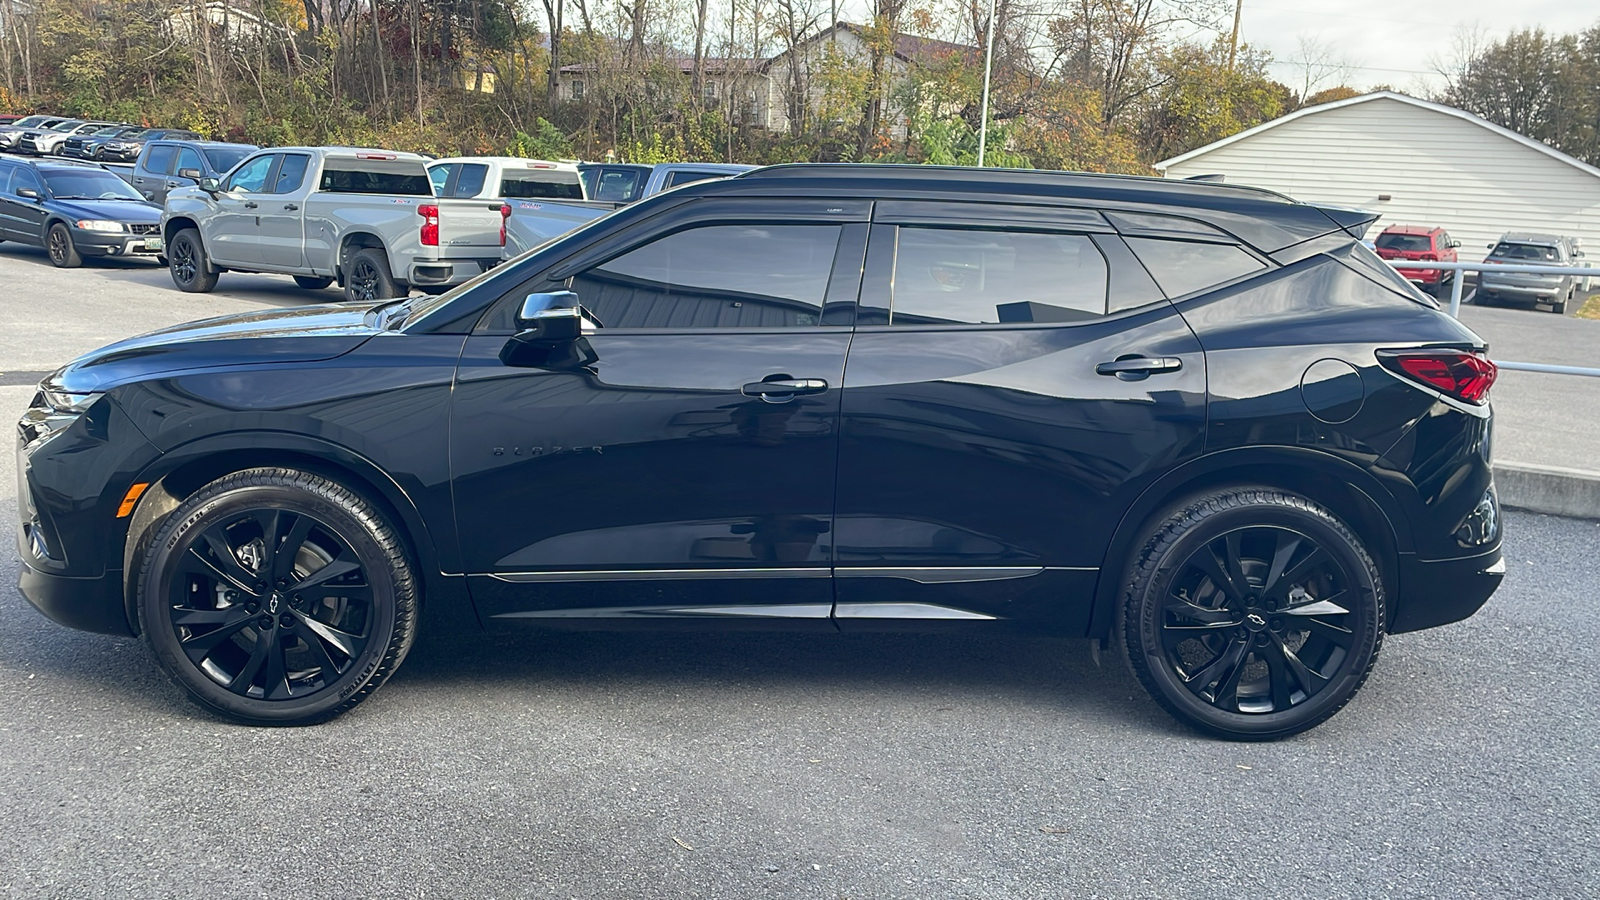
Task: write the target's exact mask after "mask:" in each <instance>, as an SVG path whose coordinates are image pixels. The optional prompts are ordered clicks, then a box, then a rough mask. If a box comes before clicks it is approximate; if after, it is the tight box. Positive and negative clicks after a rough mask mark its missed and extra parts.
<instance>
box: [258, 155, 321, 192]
mask: <svg viewBox="0 0 1600 900" xmlns="http://www.w3.org/2000/svg"><path fill="white" fill-rule="evenodd" d="M310 164H311V157H309V156H307V155H305V154H304V153H285V154H284V155H283V163H282V164H280V165H279V166H278V174H276V175H274V176H273V177H272V190H271V191H269V192H268V193H272V194H288V193H292V192H294V191H298V190H300V185H302V184H304V183H305V180H306V167H307V166H309V165H310Z"/></svg>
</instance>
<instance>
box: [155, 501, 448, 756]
mask: <svg viewBox="0 0 1600 900" xmlns="http://www.w3.org/2000/svg"><path fill="white" fill-rule="evenodd" d="M416 594H417V591H416V587H415V584H414V581H413V576H412V574H411V568H410V565H409V563H408V562H407V560H406V556H405V553H404V550H403V546H402V543H401V540H400V538H399V537H398V535H397V534H396V533H395V532H394V530H393V529H392V528H391V527H390V526H389V525H388V524H387V523H386V522H385V521H384V519H383V517H382V515H381V514H379V513H378V512H377V510H376V509H375V508H373V507H372V506H371V505H370V504H368V503H367V502H366V501H365V500H363V499H362V498H360V497H359V496H357V495H356V494H354V493H352V492H350V491H349V490H347V489H345V488H343V487H341V486H339V485H338V484H336V483H334V482H331V481H328V480H326V479H323V478H320V477H318V476H314V475H310V474H307V473H304V472H298V471H293V470H288V469H252V470H247V471H244V472H239V473H236V474H234V475H230V476H227V477H225V478H222V479H220V480H218V481H216V482H213V483H211V484H209V485H207V486H205V487H204V488H201V489H200V490H199V491H198V492H196V493H195V494H194V495H193V496H191V497H190V498H188V499H187V500H185V501H184V502H183V503H182V504H181V505H180V506H179V508H178V509H177V510H176V511H175V512H174V513H172V514H171V515H170V516H169V517H168V518H167V520H166V522H165V524H163V526H162V527H161V529H160V531H159V532H158V533H157V535H156V537H155V539H154V540H153V541H151V542H150V550H149V551H148V553H147V555H146V558H145V566H144V569H143V572H142V576H141V579H140V583H139V616H140V629H141V631H142V632H143V633H144V635H145V638H146V640H147V641H149V643H150V646H151V649H152V650H153V651H154V653H155V655H156V658H157V660H158V661H159V662H160V663H161V665H162V668H163V669H165V670H166V671H167V674H168V675H170V676H172V678H173V679H174V680H176V681H177V682H178V683H179V684H180V685H182V686H183V687H184V688H186V689H187V690H188V691H189V694H190V696H191V697H192V698H193V699H194V700H195V701H196V702H198V703H199V704H200V705H201V706H204V707H206V708H208V709H210V710H213V711H214V712H217V713H220V714H222V715H224V716H227V717H229V718H232V719H236V720H238V721H242V722H247V723H251V724H258V725H301V724H312V723H315V722H320V721H324V720H326V719H328V718H331V717H333V716H335V715H338V714H339V713H341V712H344V711H345V710H347V709H349V708H350V707H352V706H354V705H355V704H357V703H359V702H360V701H361V700H362V699H364V698H365V697H367V696H369V695H370V694H371V693H372V692H373V691H375V690H377V688H378V687H379V686H380V685H381V684H382V683H383V682H384V681H385V680H387V678H388V677H389V675H390V674H392V673H393V672H394V670H395V668H396V667H398V666H399V664H400V662H401V660H403V659H404V657H405V654H406V652H407V651H408V650H409V648H410V645H411V641H412V638H413V636H414V633H415V622H416V608H417V597H416Z"/></svg>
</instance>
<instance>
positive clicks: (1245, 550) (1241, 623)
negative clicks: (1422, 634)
mask: <svg viewBox="0 0 1600 900" xmlns="http://www.w3.org/2000/svg"><path fill="white" fill-rule="evenodd" d="M1142 546H1143V548H1144V549H1143V551H1142V552H1141V553H1140V554H1139V555H1138V557H1137V558H1135V560H1134V561H1133V564H1132V566H1131V569H1130V571H1129V574H1128V580H1127V583H1126V587H1125V590H1124V593H1123V597H1122V605H1121V607H1120V609H1119V622H1120V627H1119V631H1120V632H1121V635H1122V643H1123V649H1124V651H1125V653H1126V658H1127V661H1128V663H1129V666H1130V667H1131V668H1132V669H1133V672H1134V674H1135V675H1136V676H1138V678H1139V681H1140V682H1141V683H1143V685H1144V687H1145V690H1146V691H1148V692H1149V693H1150V696H1151V697H1152V698H1154V699H1155V700H1156V702H1157V703H1159V704H1161V706H1162V707H1164V708H1165V709H1166V710H1167V711H1168V712H1169V713H1171V714H1172V715H1173V716H1174V717H1175V718H1177V719H1178V720H1179V721H1181V722H1183V723H1185V724H1186V725H1189V726H1191V727H1193V728H1195V729H1197V730H1199V731H1203V732H1206V733H1208V734H1211V735H1215V736H1218V737H1224V738H1229V739H1233V740H1247V741H1259V740H1273V739H1277V738H1282V737H1288V736H1289V735H1292V734H1298V733H1300V732H1302V731H1305V730H1307V729H1309V728H1312V727H1314V726H1316V725H1318V724H1320V723H1322V722H1324V721H1326V720H1327V719H1328V718H1329V717H1330V716H1332V715H1333V714H1334V713H1336V712H1338V711H1339V710H1340V709H1341V708H1343V707H1344V705H1345V704H1346V703H1348V702H1350V699H1351V698H1352V697H1354V696H1355V694H1356V691H1357V690H1359V689H1360V687H1361V685H1362V683H1364V682H1365V681H1366V679H1367V675H1368V673H1369V672H1371V671H1372V666H1373V664H1374V663H1375V662H1376V661H1377V657H1378V649H1379V647H1380V645H1381V644H1382V641H1383V632H1384V616H1385V609H1384V592H1383V582H1382V579H1381V577H1380V575H1379V573H1378V570H1377V567H1376V566H1375V565H1374V564H1373V562H1372V558H1371V556H1369V555H1368V553H1367V551H1366V549H1365V548H1364V547H1363V546H1362V544H1361V541H1360V540H1359V539H1358V538H1357V537H1356V536H1355V535H1354V534H1353V533H1351V531H1350V529H1349V528H1348V527H1346V526H1345V525H1344V523H1342V522H1340V521H1339V520H1338V519H1337V518H1336V517H1334V515H1333V514H1332V513H1330V512H1328V511H1327V510H1325V509H1323V508H1322V507H1320V506H1318V505H1317V504H1315V503H1312V502H1311V501H1310V500H1307V499H1305V498H1304V497H1299V496H1296V495H1294V494H1288V493H1284V492H1282V491H1276V490H1269V489H1265V488H1232V489H1227V490H1221V491H1217V492H1214V493H1211V494H1208V495H1205V496H1202V497H1200V498H1198V499H1196V500H1194V501H1192V502H1190V503H1188V504H1185V505H1184V506H1183V507H1182V508H1181V509H1179V510H1178V511H1177V512H1176V513H1175V514H1173V515H1172V516H1170V517H1169V518H1166V519H1165V520H1164V521H1161V522H1159V523H1158V524H1157V525H1156V526H1155V528H1154V529H1153V530H1152V532H1151V533H1150V535H1149V538H1148V539H1147V541H1146V542H1145V543H1144V544H1143V545H1142Z"/></svg>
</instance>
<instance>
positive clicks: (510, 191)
mask: <svg viewBox="0 0 1600 900" xmlns="http://www.w3.org/2000/svg"><path fill="white" fill-rule="evenodd" d="M500 196H502V197H511V198H516V199H519V200H582V199H583V185H582V184H581V183H580V182H579V181H578V176H577V175H575V174H573V173H572V171H571V170H566V171H563V170H560V169H523V170H514V169H508V170H506V172H505V177H504V178H503V179H501V181H500Z"/></svg>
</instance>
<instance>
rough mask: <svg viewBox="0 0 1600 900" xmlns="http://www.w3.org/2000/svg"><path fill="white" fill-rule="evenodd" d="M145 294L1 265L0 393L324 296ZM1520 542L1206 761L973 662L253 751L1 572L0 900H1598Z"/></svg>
mask: <svg viewBox="0 0 1600 900" xmlns="http://www.w3.org/2000/svg"><path fill="white" fill-rule="evenodd" d="M165 279H166V275H165V273H164V272H162V271H161V270H158V269H155V268H153V267H151V266H138V265H137V264H123V265H121V266H118V267H115V268H104V269H97V268H89V269H85V270H81V271H78V272H57V271H55V270H53V269H51V268H50V267H49V265H48V263H46V262H45V261H44V259H43V256H42V254H35V253H34V252H33V251H27V250H20V251H19V250H18V249H17V248H15V247H14V246H12V245H3V246H0V283H4V284H6V285H8V286H9V289H8V290H7V291H6V292H5V295H4V299H3V300H0V317H3V318H0V322H3V326H0V371H4V372H6V373H20V372H25V371H29V370H42V369H48V368H52V367H54V365H56V364H58V363H60V362H61V361H63V360H64V359H66V358H68V357H70V356H71V355H73V354H75V353H78V352H82V351H84V350H87V349H90V348H91V347H93V346H96V345H98V344H101V343H104V342H106V341H107V340H110V339H112V338H114V337H118V336H121V335H123V334H128V333H132V332H135V331H144V330H149V329H151V328H155V327H159V326H161V325H165V324H169V323H172V322H177V321H182V320H185V319H190V318H195V317H196V316H199V315H207V314H216V313H221V312H229V311H234V310H239V309H251V308H260V307H263V306H270V305H281V304H283V303H285V302H298V303H303V302H308V301H309V300H312V299H334V298H335V297H336V296H337V295H336V294H335V293H334V292H332V291H327V292H322V293H321V295H310V296H308V295H307V294H306V293H305V292H301V291H298V290H296V289H294V288H293V287H292V286H287V285H289V283H288V282H287V280H286V279H268V278H261V277H249V276H236V277H232V278H230V277H228V276H224V279H223V283H222V286H221V290H220V292H219V293H218V294H216V295H211V296H198V297H197V296H193V295H185V294H181V293H179V292H177V291H175V290H173V289H171V288H170V287H169V286H168V285H167V283H166V281H165ZM1486 312H1492V311H1486ZM1505 312H1506V313H1507V314H1511V311H1505ZM1546 315H1548V314H1546ZM1552 318H1553V317H1552ZM1552 377H1553V376H1552ZM30 394H31V387H29V386H26V385H20V384H15V383H10V386H0V410H11V411H12V412H20V410H21V409H22V408H23V406H25V405H26V402H27V399H28V397H29V395H30ZM0 459H3V462H0V547H10V546H11V543H10V542H11V541H13V540H14V528H15V524H14V518H15V493H14V485H15V483H16V481H15V472H14V471H13V461H12V459H11V457H10V454H0ZM1506 530H1507V543H1506V547H1507V558H1508V567H1509V574H1508V576H1507V580H1506V583H1505V586H1504V587H1503V588H1502V590H1501V591H1500V592H1499V593H1498V594H1497V595H1496V597H1495V598H1494V599H1493V600H1492V601H1491V602H1490V604H1489V606H1488V607H1486V608H1485V609H1484V610H1483V611H1482V612H1481V613H1480V614H1479V615H1477V616H1475V617H1474V618H1472V619H1470V620H1468V621H1467V622H1464V623H1461V624H1458V625H1454V626H1449V627H1445V628H1441V629H1435V630H1432V631H1427V632H1421V633H1417V634H1410V635H1400V636H1395V637H1391V638H1390V639H1389V640H1388V641H1387V642H1386V644H1385V646H1384V650H1383V654H1382V658H1381V659H1380V661H1379V664H1378V667H1377V670H1376V672H1375V674H1374V675H1373V677H1372V679H1371V680H1370V681H1369V682H1368V683H1367V685H1366V687H1365V688H1364V690H1363V691H1362V693H1361V694H1360V695H1359V696H1358V697H1357V698H1356V700H1355V701H1354V702H1353V703H1352V704H1351V705H1350V706H1349V707H1348V708H1347V709H1345V710H1344V711H1343V712H1342V713H1340V714H1339V715H1338V716H1336V717H1335V718H1334V719H1333V720H1331V721H1330V722H1328V723H1326V724H1324V725H1323V726H1321V727H1319V728H1317V729H1316V730H1314V731H1312V732H1310V733H1308V734H1305V735H1301V736H1299V737H1296V738H1293V739H1290V740H1287V741H1284V742H1280V743H1276V744H1269V745H1240V744H1229V743H1223V742H1218V741H1213V740H1209V739H1205V738H1200V737H1197V736H1194V735H1192V734H1191V733H1189V732H1188V731H1186V730H1184V729H1182V728H1181V727H1179V726H1178V725H1176V724H1175V723H1174V722H1173V721H1172V720H1170V719H1169V718H1168V717H1167V716H1166V715H1165V714H1164V713H1162V712H1161V711H1160V709H1158V708H1157V707H1156V706H1155V704H1154V703H1152V702H1151V701H1149V700H1148V699H1146V698H1145V697H1144V695H1143V693H1142V692H1141V690H1140V689H1139V687H1138V685H1137V683H1136V682H1135V681H1134V680H1133V678H1132V677H1131V676H1130V675H1128V674H1127V672H1126V671H1125V670H1124V668H1123V667H1122V666H1121V664H1120V662H1115V661H1111V660H1108V664H1107V665H1106V666H1105V667H1103V668H1101V667H1096V665H1095V664H1094V662H1093V661H1092V659H1091V656H1090V654H1089V652H1088V647H1087V645H1086V644H1085V643H1084V642H1081V641H1057V640H1042V639H1018V638H1003V637H994V636H966V637H956V636H884V635H852V636H839V635H833V636H825V637H819V636H809V635H808V636H801V635H781V634H778V635H766V634H735V635H694V634H674V635H648V634H559V633H557V634H548V635H536V636H526V637H494V638H481V637H480V638H472V637H459V636H458V637H440V636H433V635H424V637H423V639H422V641H421V642H420V643H419V644H418V646H417V648H416V649H415V650H414V651H413V653H412V656H411V658H410V659H409V660H408V661H407V663H406V664H405V666H404V667H403V668H402V669H401V670H400V672H399V673H398V674H397V675H396V677H395V678H394V679H393V680H392V681H391V682H390V683H389V684H388V685H387V686H385V687H384V689H383V690H382V691H380V692H379V693H378V694H377V695H376V696H375V697H374V698H373V699H372V700H371V701H369V702H367V703H365V704H363V705H362V706H361V707H359V708H358V709H356V710H355V711H354V712H352V713H351V714H349V715H347V716H345V717H343V718H341V719H339V720H336V721H334V722H332V723H329V724H327V725H323V726H318V727H315V728H304V729H279V730H271V729H250V728H241V727H237V726H233V725H229V724H226V723H224V722H221V721H219V720H217V719H214V718H211V717H210V716H208V715H207V714H205V713H204V712H202V711H201V710H200V709H199V708H198V707H195V706H193V705H192V704H190V703H189V702H188V701H187V700H186V699H185V698H184V697H183V695H182V694H181V693H180V691H179V690H178V689H177V688H176V687H174V686H172V685H171V684H169V683H168V682H167V681H166V680H165V679H164V678H163V677H162V676H161V675H160V674H159V672H158V671H157V669H156V667H155V665H154V662H153V661H152V659H151V657H150V655H149V653H148V652H147V651H146V650H145V649H144V647H143V645H142V644H141V643H139V642H138V641H136V640H134V639H131V638H116V637H107V636H100V635H92V634H85V633H80V632H74V631H70V630H67V629H65V628H61V627H59V626H56V625H54V624H53V623H50V622H48V621H47V620H45V619H44V618H43V617H42V616H40V615H39V614H38V613H36V612H35V611H34V610H32V609H31V608H30V607H28V606H27V604H26V602H25V601H24V600H23V599H22V598H21V597H20V595H18V594H17V592H16V590H15V589H14V588H12V587H9V586H8V585H13V584H14V583H15V577H16V571H15V562H14V561H13V560H12V559H11V553H10V552H9V551H0V585H7V586H0V759H3V760H4V763H3V764H0V822H4V823H5V827H4V828H0V895H4V896H15V897H61V898H92V897H199V896H224V897H269V896H270V897H308V898H319V897H441V896H442V897H493V898H499V897H507V898H509V897H539V898H546V897H549V898H566V897H572V898H613V897H615V898H638V897H705V898H751V897H773V898H791V897H794V898H829V900H838V898H858V900H862V898H900V897H904V898H919V900H921V898H942V897H984V898H989V897H993V898H1033V897H1041V898H1045V897H1048V898H1061V897H1073V898H1078V897H1107V898H1118V897H1153V898H1188V897H1196V898H1200V897H1204V898H1215V897H1244V896H1262V895H1270V896H1281V897H1317V898H1325V897H1326V898H1332V897H1382V898H1401V897H1430V898H1431V897H1452V898H1455V897H1463V898H1466V897H1483V898H1511V897H1538V898H1566V897H1573V898H1576V897H1590V896H1593V892H1594V885H1595V884H1596V883H1597V882H1600V846H1597V843H1596V841H1595V839H1594V836H1595V835H1596V834H1600V727H1597V726H1600V710H1597V707H1596V705H1595V704H1594V702H1593V684H1594V673H1595V672H1596V671H1597V670H1600V605H1597V604H1595V603H1594V602H1593V596H1592V595H1593V591H1594V586H1595V585H1597V584H1600V523H1596V522H1584V521H1576V520H1564V519H1556V518H1548V517H1543V516H1536V515H1531V514H1523V513H1509V514H1508V515H1507V517H1506Z"/></svg>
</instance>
